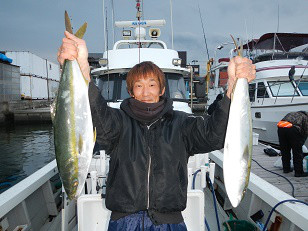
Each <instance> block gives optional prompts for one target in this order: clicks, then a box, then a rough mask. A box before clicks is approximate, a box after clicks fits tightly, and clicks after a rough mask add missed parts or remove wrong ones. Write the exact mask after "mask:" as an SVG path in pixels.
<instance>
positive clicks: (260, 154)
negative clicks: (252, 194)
mask: <svg viewBox="0 0 308 231" xmlns="http://www.w3.org/2000/svg"><path fill="white" fill-rule="evenodd" d="M267 147H268V146H266V145H263V144H261V143H259V144H258V145H254V146H253V152H252V159H254V160H256V161H257V162H258V163H259V164H260V165H261V166H262V167H264V168H265V169H267V170H270V171H272V172H275V173H278V174H280V175H283V176H285V177H287V178H288V179H289V180H290V181H291V183H292V184H293V186H294V195H295V198H296V199H298V200H302V201H305V202H306V203H308V190H307V189H308V177H294V171H293V172H290V173H283V171H282V169H279V168H277V167H275V166H274V163H275V162H276V160H277V159H278V157H279V156H274V157H270V156H268V155H266V154H265V153H264V149H265V148H267ZM251 171H252V172H253V173H254V174H256V175H257V176H259V177H261V178H262V179H263V180H265V181H267V182H269V183H270V184H272V185H274V186H275V187H277V188H279V189H280V190H282V191H283V192H285V193H287V194H289V195H290V196H292V186H291V185H290V184H289V183H288V182H287V181H286V180H285V179H284V178H282V177H280V176H278V175H276V174H273V173H270V172H268V171H265V170H264V169H262V168H261V167H259V166H258V164H256V163H255V162H254V161H252V167H251Z"/></svg>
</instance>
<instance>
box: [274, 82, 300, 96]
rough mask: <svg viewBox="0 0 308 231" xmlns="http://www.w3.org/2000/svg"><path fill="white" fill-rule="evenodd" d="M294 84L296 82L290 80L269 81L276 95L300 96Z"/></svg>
mask: <svg viewBox="0 0 308 231" xmlns="http://www.w3.org/2000/svg"><path fill="white" fill-rule="evenodd" d="M293 84H294V82H293V83H292V82H290V81H268V86H269V88H270V90H271V92H272V95H273V96H274V97H292V96H298V95H299V94H298V92H297V91H296V90H295V88H294V85H293Z"/></svg>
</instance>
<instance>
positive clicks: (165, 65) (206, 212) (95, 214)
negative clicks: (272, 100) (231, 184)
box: [0, 20, 308, 231]
mask: <svg viewBox="0 0 308 231" xmlns="http://www.w3.org/2000/svg"><path fill="white" fill-rule="evenodd" d="M164 24H165V22H164V20H155V21H154V20H144V21H143V20H137V21H125V22H117V23H116V26H119V27H121V28H123V27H127V28H131V29H133V30H134V31H135V37H134V38H131V32H129V30H123V35H124V36H125V38H127V37H129V39H123V40H120V41H118V42H116V43H115V44H114V46H113V48H112V49H111V50H108V49H107V50H106V51H105V53H104V55H103V58H102V59H101V60H100V65H101V67H99V68H95V69H93V70H92V71H91V74H92V76H93V78H94V79H95V81H96V84H97V86H98V87H99V89H100V90H101V91H102V95H103V96H104V97H105V98H106V100H108V104H109V105H110V106H111V107H114V108H119V105H120V103H121V101H122V100H123V99H124V98H126V97H128V94H127V91H126V85H125V77H126V74H127V72H128V71H129V69H130V68H132V67H133V66H134V65H135V64H136V63H139V62H142V61H152V62H154V63H155V64H157V65H158V66H159V67H160V68H161V69H162V70H163V71H164V73H165V75H166V79H167V88H166V94H167V96H168V97H170V98H172V99H173V100H174V104H173V106H174V108H175V109H176V110H182V111H185V112H188V113H191V109H190V107H189V106H188V101H187V99H186V98H185V95H186V93H185V84H184V78H183V76H185V75H189V74H190V71H189V69H186V68H181V67H180V65H179V64H180V59H179V57H178V53H177V52H176V51H175V50H173V49H168V48H167V46H166V44H165V43H164V42H163V41H160V40H158V39H157V38H158V35H159V33H160V31H159V30H158V29H157V28H150V27H152V26H155V27H158V26H162V25H164ZM146 29H149V34H150V37H151V38H152V39H146V38H145V37H146V36H145V35H146ZM257 143H258V142H257V141H256V142H255V144H257ZM222 155H223V154H222V151H219V150H218V151H215V152H211V153H204V154H199V155H196V156H194V157H191V158H190V159H189V163H188V194H187V198H188V199H187V208H186V209H185V211H184V212H183V217H184V220H185V223H186V224H187V228H188V230H189V231H199V230H200V231H201V230H210V229H211V230H221V229H224V228H225V227H226V229H229V230H232V228H231V226H232V227H233V226H236V225H240V224H241V225H246V226H244V227H246V228H247V229H246V230H248V227H250V228H251V227H252V230H258V229H259V230H260V229H261V228H258V227H261V226H260V224H261V225H262V224H266V220H267V217H269V219H270V220H269V223H268V224H269V225H270V224H272V223H275V218H276V217H277V216H278V215H279V217H281V218H282V219H283V221H282V222H281V230H294V231H297V230H304V229H305V228H306V227H308V207H307V206H305V205H301V204H290V203H285V204H283V205H281V206H280V207H278V208H277V209H276V210H275V213H273V215H272V213H271V209H272V208H274V207H275V205H276V204H278V203H280V202H281V201H282V200H287V199H289V200H290V199H294V198H293V197H292V196H290V195H288V194H286V193H284V192H283V191H281V190H280V189H278V188H276V187H274V186H273V185H271V184H269V183H267V182H265V181H264V180H262V179H261V178H260V177H258V176H256V175H255V174H253V173H252V174H251V177H250V183H249V185H248V188H247V192H246V196H245V198H244V200H243V202H242V203H241V204H240V206H239V207H237V208H236V209H235V208H232V207H230V202H229V201H228V198H227V194H226V192H225V189H224V183H223V180H222V179H223V176H222V174H223V169H222V166H223V165H222ZM108 163H109V159H108V156H106V155H105V152H104V151H103V150H101V151H99V152H98V155H95V156H94V157H93V159H92V162H91V166H90V170H89V174H88V178H87V180H86V183H85V186H84V189H83V193H82V195H81V196H80V197H79V198H78V200H77V201H75V200H73V201H69V200H68V199H67V196H66V194H65V192H64V190H63V189H62V184H61V179H60V177H59V173H58V169H57V165H56V161H55V160H54V161H52V162H50V163H49V164H47V165H46V166H45V167H43V168H42V169H40V170H38V171H37V172H35V173H33V174H32V175H30V176H29V177H27V178H26V179H24V180H23V181H21V182H19V183H18V184H16V185H14V186H13V187H11V188H9V189H8V190H6V191H5V192H3V193H2V194H0V225H1V229H2V230H9V231H10V230H14V231H17V230H18V231H26V230H35V231H36V230H42V231H46V230H62V231H67V230H80V231H84V230H91V231H92V230H107V226H108V222H109V219H110V213H111V212H110V211H109V210H108V209H107V208H106V207H105V202H104V200H105V199H104V197H105V182H106V178H107V177H108V169H109V167H108ZM214 189H215V191H214ZM215 192H216V194H217V199H216V196H215ZM218 202H219V203H218ZM260 210H262V211H263V213H264V214H263V215H262V216H261V215H259V213H260V212H259V211H260ZM230 214H233V216H234V217H236V218H238V219H240V220H236V219H234V220H231V221H228V220H229V219H230ZM255 217H256V218H255ZM227 221H228V222H227ZM225 222H227V223H226V225H225V227H224V226H223V223H225Z"/></svg>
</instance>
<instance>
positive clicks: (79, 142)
mask: <svg viewBox="0 0 308 231" xmlns="http://www.w3.org/2000/svg"><path fill="white" fill-rule="evenodd" d="M82 147H83V139H82V137H81V135H80V134H79V140H78V152H79V154H80V153H81V151H82Z"/></svg>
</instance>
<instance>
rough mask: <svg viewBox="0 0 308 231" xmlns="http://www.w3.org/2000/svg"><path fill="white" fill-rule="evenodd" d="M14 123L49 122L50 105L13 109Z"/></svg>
mask: <svg viewBox="0 0 308 231" xmlns="http://www.w3.org/2000/svg"><path fill="white" fill-rule="evenodd" d="M14 121H15V123H18V124H22V123H33V122H36V123H50V122H51V116H50V107H47V108H36V109H26V110H16V111H14Z"/></svg>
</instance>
